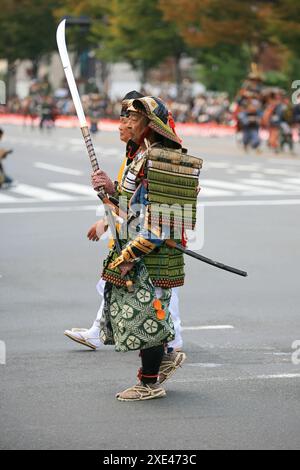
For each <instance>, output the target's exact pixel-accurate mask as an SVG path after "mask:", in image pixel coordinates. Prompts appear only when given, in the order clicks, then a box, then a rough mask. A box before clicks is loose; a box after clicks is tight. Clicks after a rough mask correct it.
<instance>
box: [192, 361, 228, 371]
mask: <svg viewBox="0 0 300 470" xmlns="http://www.w3.org/2000/svg"><path fill="white" fill-rule="evenodd" d="M185 367H203V369H215V368H217V367H224V364H214V363H213V362H207V363H206V362H194V363H191V364H186V365H185Z"/></svg>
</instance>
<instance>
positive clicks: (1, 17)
mask: <svg viewBox="0 0 300 470" xmlns="http://www.w3.org/2000/svg"><path fill="white" fill-rule="evenodd" d="M58 4H59V1H58V0H2V2H1V9H0V24H1V28H0V57H2V58H4V59H7V61H8V77H7V81H8V86H7V90H8V95H9V96H10V95H11V94H13V93H14V89H13V87H12V86H11V85H12V82H13V76H14V73H15V62H16V61H17V60H25V59H29V60H31V61H32V63H33V66H34V70H35V71H36V70H37V65H38V62H39V60H40V59H41V57H42V56H43V55H45V54H47V53H49V52H51V51H53V50H54V49H55V47H56V45H55V30H56V22H55V20H54V17H53V14H52V12H53V9H54V8H55V7H57V6H58Z"/></svg>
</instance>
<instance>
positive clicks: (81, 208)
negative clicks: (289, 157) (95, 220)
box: [0, 199, 300, 216]
mask: <svg viewBox="0 0 300 470" xmlns="http://www.w3.org/2000/svg"><path fill="white" fill-rule="evenodd" d="M74 200H76V199H74ZM293 205H297V206H299V205H300V199H286V200H282V201H280V200H277V201H275V200H271V201H263V200H262V201H258V200H252V201H249V200H248V201H227V202H225V201H215V202H202V203H201V204H200V206H204V207H206V206H207V207H240V206H293ZM100 207H101V206H100ZM98 210H99V205H98V206H97V205H94V206H83V205H82V206H81V205H79V206H52V207H49V206H45V207H23V208H22V207H16V208H13V209H12V208H3V209H0V214H26V213H35V212H36V213H43V212H80V211H82V212H84V211H95V214H96V216H98V215H99V216H100V215H101V216H102V212H103V210H101V212H100V213H99V212H98Z"/></svg>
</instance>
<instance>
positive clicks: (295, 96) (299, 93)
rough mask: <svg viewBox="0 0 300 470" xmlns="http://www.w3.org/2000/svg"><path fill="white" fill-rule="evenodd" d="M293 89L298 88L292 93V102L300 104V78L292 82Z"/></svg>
mask: <svg viewBox="0 0 300 470" xmlns="http://www.w3.org/2000/svg"><path fill="white" fill-rule="evenodd" d="M292 89H293V90H296V91H294V93H293V94H292V103H293V104H294V105H296V104H298V103H299V99H300V80H295V81H294V82H293V83H292Z"/></svg>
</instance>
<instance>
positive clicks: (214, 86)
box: [196, 46, 251, 98]
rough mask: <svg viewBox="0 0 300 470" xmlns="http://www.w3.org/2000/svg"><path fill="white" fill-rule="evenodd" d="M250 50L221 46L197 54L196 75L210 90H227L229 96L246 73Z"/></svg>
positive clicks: (232, 95)
mask: <svg viewBox="0 0 300 470" xmlns="http://www.w3.org/2000/svg"><path fill="white" fill-rule="evenodd" d="M250 58H251V56H250V51H249V50H248V49H247V48H246V47H238V46H222V47H218V48H213V49H205V50H203V51H202V53H201V54H200V55H199V62H200V65H199V66H198V67H197V69H196V76H197V78H198V80H200V81H201V82H202V83H203V84H204V85H205V86H206V87H207V88H208V89H209V90H211V91H227V92H228V93H229V95H230V96H231V98H233V97H234V95H235V94H236V90H237V89H238V87H239V86H240V85H241V83H242V82H243V80H244V79H245V76H246V75H247V72H248V68H249V62H250Z"/></svg>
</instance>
